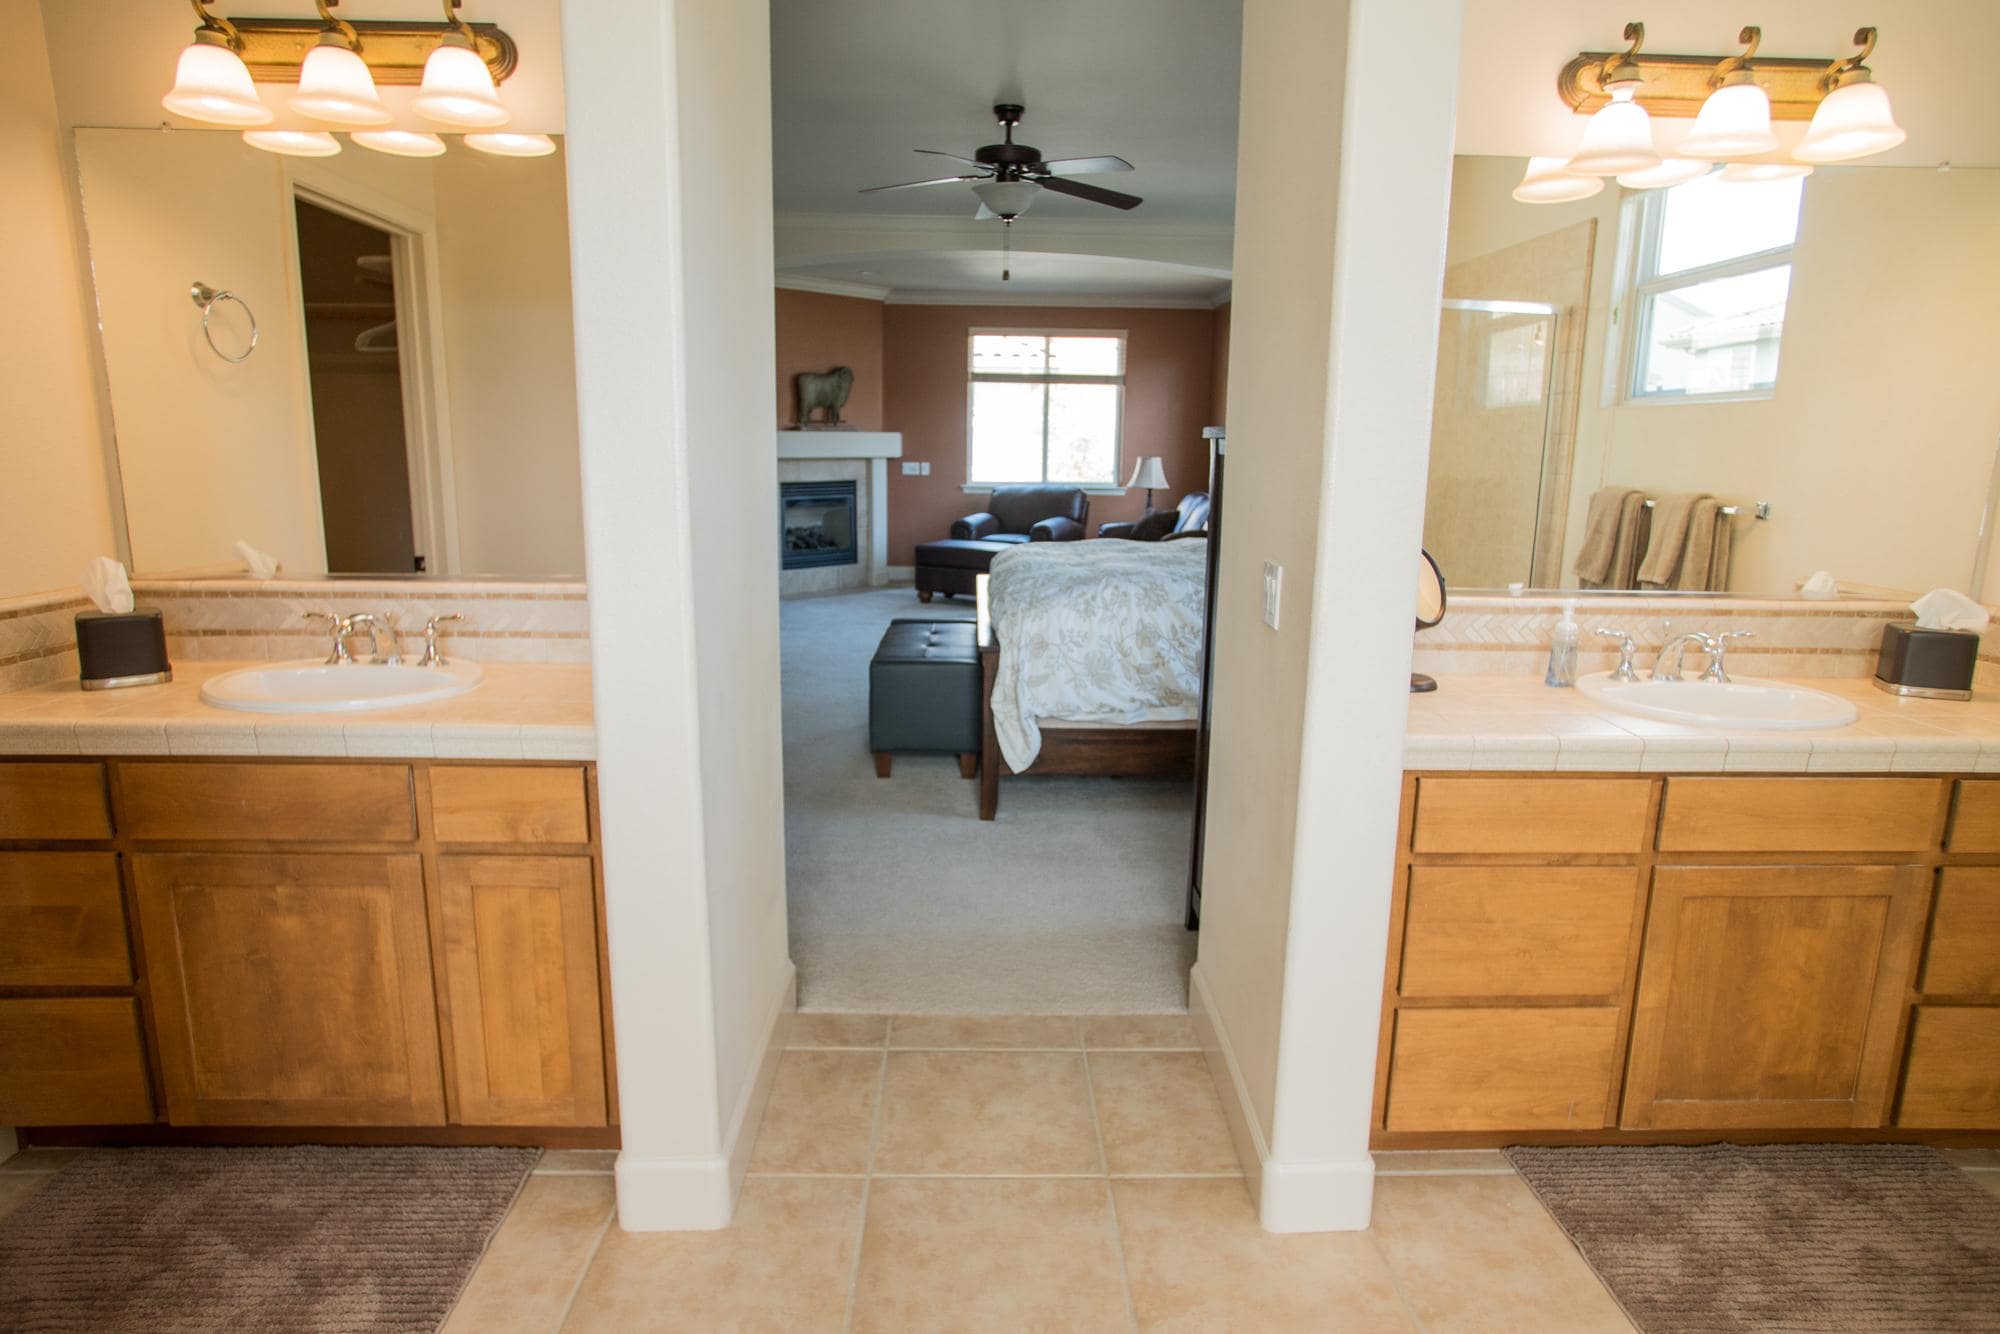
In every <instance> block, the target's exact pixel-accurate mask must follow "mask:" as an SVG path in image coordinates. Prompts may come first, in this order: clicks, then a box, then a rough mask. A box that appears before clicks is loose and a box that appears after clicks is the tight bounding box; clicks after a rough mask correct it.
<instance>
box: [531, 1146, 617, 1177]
mask: <svg viewBox="0 0 2000 1334" xmlns="http://www.w3.org/2000/svg"><path fill="white" fill-rule="evenodd" d="M617 1168H618V1150H616V1149H549V1150H547V1151H546V1152H544V1153H543V1154H542V1156H541V1157H540V1158H538V1159H536V1160H535V1171H537V1172H603V1173H607V1174H608V1173H610V1172H613V1171H616V1170H617Z"/></svg>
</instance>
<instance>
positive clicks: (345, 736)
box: [0, 661, 597, 760]
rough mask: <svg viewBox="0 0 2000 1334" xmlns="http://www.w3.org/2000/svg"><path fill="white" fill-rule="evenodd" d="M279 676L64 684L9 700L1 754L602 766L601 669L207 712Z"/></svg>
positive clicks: (505, 672)
mask: <svg viewBox="0 0 2000 1334" xmlns="http://www.w3.org/2000/svg"><path fill="white" fill-rule="evenodd" d="M268 665H269V664H267V663H247V662H200V661H196V662H187V661H183V662H180V663H177V664H176V665H175V667H174V679H173V681H172V682H171V683H169V684H167V685H160V686H135V687H131V688H129V689H124V690H107V691H84V690H80V689H78V688H77V684H76V682H75V681H73V680H65V681H54V682H49V683H47V684H45V685H39V686H32V687H29V688H28V689H25V690H17V691H13V692H11V693H7V694H0V755H361V756H371V757H373V756H381V757H391V758H397V759H429V758H436V759H496V760H589V759H595V758H596V757H597V733H596V729H595V727H594V726H593V723H592V718H591V705H590V668H589V667H588V666H584V665H581V664H568V663H560V664H558V663H482V664H481V666H482V667H483V668H484V670H485V674H486V675H485V679H484V680H483V681H481V682H480V684H479V686H478V687H477V688H476V689H473V690H470V691H468V692H466V693H465V694H463V695H457V696H454V697H453V698H451V699H444V700H438V701H436V702H434V703H429V704H418V705H414V706H411V707H407V708H400V709H370V710H367V711H365V712H358V713H349V714H336V713H244V712H240V711H237V710H232V709H219V708H216V707H215V706H214V705H211V704H205V703H203V702H202V700H201V686H202V682H204V681H207V680H209V679H211V678H213V677H216V676H220V675H221V674H222V673H224V672H227V671H233V670H235V669H236V668H238V667H252V666H268ZM355 670H356V671H366V670H367V668H366V667H365V666H363V667H357V668H355Z"/></svg>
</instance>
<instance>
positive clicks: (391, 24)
mask: <svg viewBox="0 0 2000 1334" xmlns="http://www.w3.org/2000/svg"><path fill="white" fill-rule="evenodd" d="M211 2H212V0H191V3H192V4H193V5H194V12H195V13H196V15H198V16H199V17H200V19H201V27H200V28H199V29H198V30H197V31H196V34H195V40H196V42H197V43H202V44H208V45H218V46H225V47H227V48H228V49H230V50H233V51H234V52H235V53H236V54H237V56H239V57H240V58H241V59H242V61H243V64H244V65H245V66H247V67H248V68H249V71H250V77H251V79H253V80H254V81H256V82H257V83H297V82H298V78H299V71H300V68H301V67H302V66H303V65H304V64H305V60H306V56H307V55H308V54H309V53H310V52H311V51H312V50H313V48H314V47H316V46H319V45H320V44H321V39H322V35H323V34H326V33H328V31H329V29H330V27H331V28H333V29H334V30H336V31H338V32H339V33H340V34H342V35H343V36H345V37H346V38H348V40H350V41H351V42H352V43H353V44H354V46H355V47H356V48H358V50H359V53H360V54H361V56H362V58H363V59H364V60H365V61H366V62H367V64H368V70H369V73H370V74H372V75H373V76H374V80H375V82H376V83H377V84H389V85H393V86H410V87H414V86H416V85H418V84H421V83H422V82H423V78H424V62H425V61H427V60H429V59H430V55H431V52H433V51H435V50H436V49H437V48H438V44H439V42H440V41H441V40H442V39H444V38H445V37H446V36H447V35H448V34H450V35H456V36H457V37H459V38H460V39H461V40H463V41H465V42H467V43H469V45H470V47H471V49H472V50H473V51H474V52H475V53H476V54H477V55H478V56H479V58H480V60H481V61H483V62H484V63H485V65H486V68H487V69H488V70H490V71H491V72H492V75H493V81H494V82H495V83H502V82H504V81H505V80H506V78H507V76H508V75H510V74H512V73H513V72H514V66H515V64H516V63H517V62H518V60H519V58H520V53H519V52H518V51H517V50H516V49H515V46H514V39H513V38H512V37H510V36H508V34H507V32H506V31H505V30H504V29H502V28H500V27H498V26H497V25H495V24H491V23H467V22H465V21H464V20H462V19H459V18H458V17H457V16H456V15H453V14H451V9H452V7H453V6H452V5H451V3H450V0H446V14H447V19H446V21H444V22H441V23H426V22H420V21H408V22H406V21H403V20H400V19H396V20H386V21H385V20H356V21H354V22H348V21H347V20H345V19H339V18H335V17H333V16H332V15H331V14H328V15H326V18H325V19H324V21H322V20H319V19H267V18H223V17H222V16H220V15H218V14H211V13H210V12H209V11H208V4H209V3H211ZM1825 63H1826V62H1824V61H1821V62H1820V64H1821V67H1822V68H1823V67H1824V66H1825Z"/></svg>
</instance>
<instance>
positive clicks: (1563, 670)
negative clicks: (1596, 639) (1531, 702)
mask: <svg viewBox="0 0 2000 1334" xmlns="http://www.w3.org/2000/svg"><path fill="white" fill-rule="evenodd" d="M1577 639H1578V631H1577V625H1576V600H1575V599H1574V598H1571V599H1569V600H1567V601H1565V602H1564V603H1563V615H1562V619H1561V620H1560V621H1557V622H1556V628H1555V633H1554V634H1553V635H1551V636H1550V637H1549V670H1548V675H1547V676H1545V677H1543V678H1542V679H1543V681H1544V682H1545V683H1547V684H1548V685H1552V686H1573V685H1575V684H1576V641H1577Z"/></svg>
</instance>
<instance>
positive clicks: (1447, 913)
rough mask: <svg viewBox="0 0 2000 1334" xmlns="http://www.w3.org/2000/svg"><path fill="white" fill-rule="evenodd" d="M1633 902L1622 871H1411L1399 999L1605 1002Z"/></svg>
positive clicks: (1625, 948)
mask: <svg viewBox="0 0 2000 1334" xmlns="http://www.w3.org/2000/svg"><path fill="white" fill-rule="evenodd" d="M1635 902H1636V885H1635V881H1634V872H1633V871H1631V870H1629V869H1626V868H1623V867H1602V868H1598V867H1533V868H1530V867H1511V866H1509V867H1501V866H1415V867H1412V868H1410V897H1409V903H1408V906H1407V908H1406V909H1405V910H1404V914H1403V967H1402V973H1401V975H1400V982H1399V990H1400V993H1401V994H1402V995H1404V996H1406V997H1422V998H1441V997H1449V996H1458V997H1467V998H1485V997H1494V996H1523V997H1527V996H1610V995H1612V994H1614V993H1616V992H1618V991H1619V990H1620V989H1621V988H1622V987H1623V986H1624V984H1625V959H1626V955H1627V953H1628V952H1629V950H1630V948H1631V940H1632V913H1633V908H1634V904H1635Z"/></svg>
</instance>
